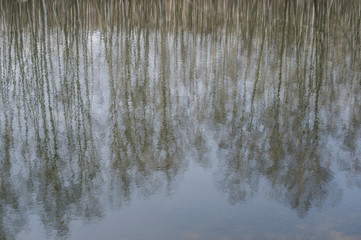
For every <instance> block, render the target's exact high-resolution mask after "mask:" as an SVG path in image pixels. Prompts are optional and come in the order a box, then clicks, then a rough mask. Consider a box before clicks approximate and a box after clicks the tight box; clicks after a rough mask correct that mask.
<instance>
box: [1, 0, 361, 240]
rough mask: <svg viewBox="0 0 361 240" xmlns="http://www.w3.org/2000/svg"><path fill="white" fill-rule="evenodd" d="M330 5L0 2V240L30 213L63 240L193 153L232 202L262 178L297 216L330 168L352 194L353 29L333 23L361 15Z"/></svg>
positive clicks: (166, 184)
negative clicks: (77, 222)
mask: <svg viewBox="0 0 361 240" xmlns="http://www.w3.org/2000/svg"><path fill="white" fill-rule="evenodd" d="M137 4H138V5H137ZM197 4H200V5H197ZM327 4H328V3H327V2H326V1H317V2H315V1H314V2H302V3H300V1H274V2H272V3H266V2H265V3H261V2H255V3H254V4H251V3H249V1H222V2H220V1H201V2H197V3H196V2H195V1H194V2H193V1H165V2H163V1H160V2H149V1H141V0H137V1H134V2H133V1H131V2H128V1H118V2H117V1H109V2H104V5H101V4H100V5H99V4H98V3H95V2H92V1H61V2H59V1H47V0H44V1H28V2H26V3H17V2H15V1H13V2H7V1H0V12H1V13H0V19H1V20H0V24H1V25H0V26H1V36H0V41H1V43H0V49H1V51H0V54H1V59H0V74H1V75H0V91H1V92H0V94H1V101H0V109H1V110H0V166H1V167H0V238H1V239H2V238H6V239H7V238H10V239H11V238H15V237H16V235H17V234H18V233H19V232H20V231H21V230H22V229H23V227H24V226H25V225H26V222H27V216H28V214H29V209H34V211H36V214H37V215H38V216H40V218H41V221H42V223H43V225H44V226H45V228H46V230H47V231H48V233H49V234H50V235H51V234H55V235H56V236H57V237H64V236H67V235H69V234H70V229H69V224H70V223H71V221H72V220H73V219H76V218H81V219H88V220H91V219H94V218H95V219H99V218H102V217H103V215H104V214H105V208H106V206H107V204H108V202H111V203H112V204H114V205H115V206H121V205H122V204H123V203H124V202H127V201H131V200H132V197H133V195H134V194H135V193H140V194H141V195H143V196H145V197H149V196H151V195H152V194H154V193H157V192H160V191H165V192H166V193H167V194H169V193H171V192H172V191H173V189H174V186H173V185H174V182H175V180H176V178H177V176H178V175H179V174H181V173H182V172H183V171H185V170H186V169H187V166H188V164H189V161H191V160H192V161H195V162H197V163H199V164H201V165H202V166H208V167H209V166H211V165H212V164H215V165H217V168H216V172H217V173H216V176H217V177H216V178H217V184H218V186H219V187H220V189H221V190H222V191H224V192H225V193H226V194H228V195H229V201H230V203H232V204H236V203H238V202H244V201H247V200H248V199H251V198H252V196H253V195H254V194H255V193H256V192H258V191H260V190H259V186H260V184H261V183H263V182H266V184H268V185H269V186H270V192H269V194H270V195H271V196H272V197H273V198H275V199H277V200H279V201H280V202H286V203H287V205H289V206H290V207H291V208H294V209H295V210H296V211H297V213H298V214H299V216H300V217H305V216H306V215H307V212H308V211H309V209H310V208H312V207H314V206H322V205H323V204H324V202H325V201H326V200H327V199H328V198H329V197H330V196H329V192H330V189H335V188H338V186H337V185H336V183H335V182H334V181H333V177H334V176H333V175H334V171H335V170H334V169H333V168H332V166H331V165H336V164H338V165H340V166H342V167H341V170H343V171H345V172H347V173H348V176H349V183H350V184H354V185H357V186H360V182H361V181H360V177H359V176H360V169H361V168H360V165H361V164H360V159H359V158H358V156H359V155H360V152H359V151H360V148H359V147H358V146H359V145H360V141H359V136H360V125H361V122H360V119H361V115H360V113H361V112H360V109H361V108H360V101H359V98H360V71H359V69H360V68H358V66H360V59H359V56H357V55H356V54H355V52H357V51H358V52H359V51H360V44H359V43H360V35H359V34H355V35H352V36H349V37H348V38H347V39H346V40H345V38H342V37H340V36H339V35H340V34H342V31H340V30H335V31H331V30H330V28H331V26H333V25H332V24H335V25H336V26H338V28H337V29H345V31H346V30H347V32H353V30H355V29H357V27H359V25H357V24H356V23H355V22H357V21H358V20H359V19H360V14H359V13H354V12H352V11H351V10H352V6H353V5H355V4H356V3H355V2H354V1H350V3H349V4H350V5H345V7H344V8H343V9H341V10H340V9H339V8H337V4H336V3H335V4H334V5H332V4H331V5H327ZM300 5H302V6H300ZM137 6H140V10H139V9H138V8H137ZM200 6H202V7H201V8H200ZM5 9H6V11H5ZM66 9H68V10H66ZM212 9H213V10H212ZM268 9H270V11H268ZM3 10H4V11H3ZM266 10H267V11H266ZM348 11H351V13H352V14H347V13H348ZM333 14H334V15H333ZM217 16H221V17H217ZM335 16H342V18H337V17H335ZM332 28H333V27H332ZM355 32H357V33H358V32H359V31H356V30H355ZM343 41H347V44H345V43H344V42H343ZM333 149H337V151H340V152H341V154H343V156H346V157H345V158H343V157H342V156H340V155H337V154H335V152H334V151H336V150H333ZM214 158H216V159H214ZM345 159H346V160H345ZM214 160H216V161H214ZM9 219H10V221H9Z"/></svg>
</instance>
